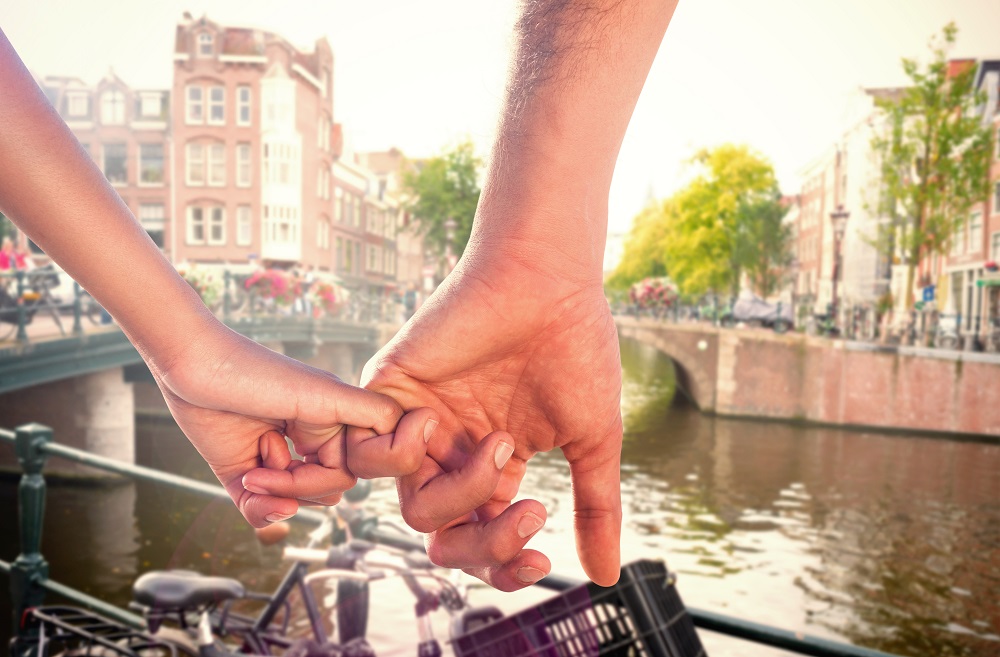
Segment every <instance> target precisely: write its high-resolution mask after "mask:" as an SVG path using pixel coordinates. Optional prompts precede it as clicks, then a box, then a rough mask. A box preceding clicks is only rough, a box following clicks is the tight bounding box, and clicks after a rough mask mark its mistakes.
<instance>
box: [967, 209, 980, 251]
mask: <svg viewBox="0 0 1000 657" xmlns="http://www.w3.org/2000/svg"><path fill="white" fill-rule="evenodd" d="M982 250H983V213H982V212H973V213H972V216H971V217H970V218H969V252H970V253H979V252H980V251H982Z"/></svg>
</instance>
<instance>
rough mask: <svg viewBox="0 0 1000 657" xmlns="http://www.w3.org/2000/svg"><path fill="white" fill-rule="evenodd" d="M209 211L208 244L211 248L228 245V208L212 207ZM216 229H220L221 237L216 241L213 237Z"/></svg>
mask: <svg viewBox="0 0 1000 657" xmlns="http://www.w3.org/2000/svg"><path fill="white" fill-rule="evenodd" d="M206 210H208V223H207V224H206V229H207V234H206V237H207V238H208V243H209V245H211V246H222V245H224V244H225V243H226V208H225V206H222V205H210V206H207V207H206ZM215 228H220V229H221V230H220V232H221V234H222V236H221V237H219V238H218V239H216V238H215V237H213V236H212V234H213V233H214V229H215Z"/></svg>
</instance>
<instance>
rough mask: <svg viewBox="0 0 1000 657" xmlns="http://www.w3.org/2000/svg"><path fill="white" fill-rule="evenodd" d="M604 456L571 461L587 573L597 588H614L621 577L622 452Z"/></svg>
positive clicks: (576, 524)
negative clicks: (597, 585) (612, 586)
mask: <svg viewBox="0 0 1000 657" xmlns="http://www.w3.org/2000/svg"><path fill="white" fill-rule="evenodd" d="M605 444H607V443H605ZM618 444H619V445H620V444H621V440H620V439H619V441H618ZM601 452H603V453H596V454H595V453H594V452H590V453H587V454H586V455H585V456H584V457H583V458H580V459H573V460H570V464H569V469H570V477H571V479H572V481H573V516H574V523H573V524H574V529H575V533H576V550H577V554H578V555H579V557H580V563H581V564H582V565H583V570H584V571H585V572H586V573H587V576H588V577H590V579H592V580H593V581H594V582H595V583H596V584H600V585H601V586H611V585H613V584H615V583H616V582H617V581H618V577H619V575H620V574H621V530H622V498H621V450H620V449H605V450H601Z"/></svg>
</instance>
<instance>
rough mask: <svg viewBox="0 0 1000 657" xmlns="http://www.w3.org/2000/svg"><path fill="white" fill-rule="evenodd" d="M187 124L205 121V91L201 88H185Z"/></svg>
mask: <svg viewBox="0 0 1000 657" xmlns="http://www.w3.org/2000/svg"><path fill="white" fill-rule="evenodd" d="M186 116H187V122H188V123H201V122H202V121H204V120H205V91H204V89H202V88H201V87H197V86H189V87H188V88H187V113H186Z"/></svg>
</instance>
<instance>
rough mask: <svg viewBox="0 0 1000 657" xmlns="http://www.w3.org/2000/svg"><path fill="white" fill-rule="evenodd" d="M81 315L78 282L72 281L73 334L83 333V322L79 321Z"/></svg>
mask: <svg viewBox="0 0 1000 657" xmlns="http://www.w3.org/2000/svg"><path fill="white" fill-rule="evenodd" d="M81 315H83V312H82V309H81V307H80V284H79V283H77V282H76V281H73V335H82V334H83V322H81V321H80V318H81Z"/></svg>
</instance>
